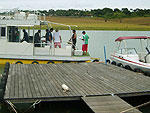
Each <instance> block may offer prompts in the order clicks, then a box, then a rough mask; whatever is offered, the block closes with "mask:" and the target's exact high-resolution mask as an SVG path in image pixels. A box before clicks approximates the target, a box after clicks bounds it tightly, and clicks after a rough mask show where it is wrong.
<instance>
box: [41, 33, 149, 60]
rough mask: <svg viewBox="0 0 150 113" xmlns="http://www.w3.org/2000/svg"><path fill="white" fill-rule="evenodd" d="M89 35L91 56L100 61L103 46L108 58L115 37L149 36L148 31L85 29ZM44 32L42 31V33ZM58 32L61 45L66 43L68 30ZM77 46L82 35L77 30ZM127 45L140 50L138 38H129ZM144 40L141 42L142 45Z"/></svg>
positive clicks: (102, 58)
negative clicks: (61, 41) (60, 37)
mask: <svg viewBox="0 0 150 113" xmlns="http://www.w3.org/2000/svg"><path fill="white" fill-rule="evenodd" d="M86 32H87V34H88V35H89V37H90V38H89V47H88V49H89V53H90V55H91V57H94V58H100V59H101V60H102V61H103V60H104V46H106V52H107V58H109V56H110V54H111V53H112V52H114V51H115V50H116V43H115V39H116V38H118V37H120V36H150V32H149V31H91V30H89V31H86ZM44 33H45V32H42V34H43V35H44ZM60 34H61V36H62V40H63V43H62V45H63V46H64V45H66V44H67V42H68V40H69V39H70V35H69V34H70V31H67V30H61V31H60ZM77 37H78V40H77V48H78V49H82V43H83V42H82V40H81V39H79V37H82V31H80V30H78V31H77ZM127 42H128V43H127V46H128V47H131V48H137V50H140V43H139V40H129V41H127ZM144 44H145V42H144V43H143V45H144Z"/></svg>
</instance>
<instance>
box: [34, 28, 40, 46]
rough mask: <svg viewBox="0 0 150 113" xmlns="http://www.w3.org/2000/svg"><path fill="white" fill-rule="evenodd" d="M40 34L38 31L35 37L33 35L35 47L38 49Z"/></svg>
mask: <svg viewBox="0 0 150 113" xmlns="http://www.w3.org/2000/svg"><path fill="white" fill-rule="evenodd" d="M40 33H41V30H38V32H37V33H35V35H34V43H35V47H40V44H39V43H41V37H40Z"/></svg>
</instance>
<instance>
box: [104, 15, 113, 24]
mask: <svg viewBox="0 0 150 113" xmlns="http://www.w3.org/2000/svg"><path fill="white" fill-rule="evenodd" d="M112 15H113V14H112V13H106V14H104V15H103V18H104V20H105V22H107V21H108V19H111V18H112Z"/></svg>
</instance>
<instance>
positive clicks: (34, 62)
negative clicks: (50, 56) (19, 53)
mask: <svg viewBox="0 0 150 113" xmlns="http://www.w3.org/2000/svg"><path fill="white" fill-rule="evenodd" d="M31 64H39V62H37V61H33V62H32V63H31Z"/></svg>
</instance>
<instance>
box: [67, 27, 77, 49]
mask: <svg viewBox="0 0 150 113" xmlns="http://www.w3.org/2000/svg"><path fill="white" fill-rule="evenodd" d="M72 33H73V34H72V37H71V39H70V40H69V41H71V40H72V48H73V49H74V50H76V48H75V47H76V42H77V34H76V30H72Z"/></svg>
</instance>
